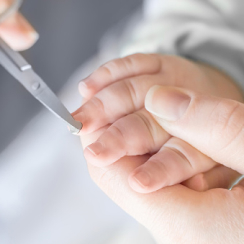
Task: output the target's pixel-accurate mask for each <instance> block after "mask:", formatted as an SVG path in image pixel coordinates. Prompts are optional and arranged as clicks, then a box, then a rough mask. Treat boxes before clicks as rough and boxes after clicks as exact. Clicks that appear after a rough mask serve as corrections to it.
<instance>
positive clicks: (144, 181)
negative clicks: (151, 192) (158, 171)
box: [133, 171, 151, 188]
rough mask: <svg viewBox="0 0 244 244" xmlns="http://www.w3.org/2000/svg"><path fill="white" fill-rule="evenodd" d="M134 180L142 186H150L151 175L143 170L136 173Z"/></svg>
mask: <svg viewBox="0 0 244 244" xmlns="http://www.w3.org/2000/svg"><path fill="white" fill-rule="evenodd" d="M133 178H134V181H135V182H136V183H137V184H138V185H139V186H140V187H142V188H145V187H147V186H149V184H150V182H151V179H150V176H149V175H148V174H147V173H146V172H143V171H140V172H138V173H136V174H135V175H134V176H133Z"/></svg>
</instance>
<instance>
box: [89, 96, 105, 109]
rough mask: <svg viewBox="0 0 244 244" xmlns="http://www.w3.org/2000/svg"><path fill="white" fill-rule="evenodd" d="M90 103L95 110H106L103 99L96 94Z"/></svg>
mask: <svg viewBox="0 0 244 244" xmlns="http://www.w3.org/2000/svg"><path fill="white" fill-rule="evenodd" d="M89 104H91V105H92V109H94V111H105V107H104V104H103V102H102V100H101V99H100V98H98V97H96V96H94V97H93V98H92V99H91V100H90V102H89Z"/></svg>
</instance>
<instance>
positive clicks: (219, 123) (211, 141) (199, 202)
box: [83, 86, 244, 244]
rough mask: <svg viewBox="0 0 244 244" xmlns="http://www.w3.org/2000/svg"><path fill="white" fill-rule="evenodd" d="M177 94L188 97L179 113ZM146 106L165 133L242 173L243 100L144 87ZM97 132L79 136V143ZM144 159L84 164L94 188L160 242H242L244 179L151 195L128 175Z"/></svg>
mask: <svg viewBox="0 0 244 244" xmlns="http://www.w3.org/2000/svg"><path fill="white" fill-rule="evenodd" d="M182 94H183V95H184V96H182ZM179 97H180V98H182V97H184V98H186V97H187V101H188V105H187V106H185V109H184V110H181V111H180V112H179V109H178V108H179V107H180V106H181V104H182V102H183V104H185V100H184V99H183V101H182V100H181V99H180V98H179ZM145 106H146V109H147V110H148V111H150V112H151V113H152V115H153V116H154V118H155V119H156V120H157V121H158V123H159V124H160V125H161V126H162V127H163V128H164V129H165V130H166V131H167V132H168V133H170V134H172V135H174V136H175V137H178V138H180V139H182V140H184V141H186V142H188V143H189V144H190V145H192V146H194V147H196V148H197V149H198V150H199V151H201V152H202V153H204V154H206V155H208V156H209V157H211V158H213V159H214V160H216V161H218V162H220V163H221V164H223V165H225V166H227V167H229V168H232V169H234V170H237V171H238V172H239V173H241V174H243V173H244V164H243V161H244V154H243V147H244V140H243V138H244V136H243V123H244V122H243V121H244V105H243V104H242V103H239V102H237V101H234V100H228V99H223V98H219V97H214V96H211V95H204V94H201V93H197V92H194V91H192V90H185V89H180V88H175V87H160V86H155V87H153V88H151V89H150V90H149V92H148V94H147V96H146V102H145ZM165 108H167V109H165ZM103 130H104V129H103ZM101 133H102V131H97V132H95V133H93V134H90V135H86V136H83V143H84V146H86V145H87V144H89V143H90V142H92V141H94V140H95V139H96V138H97V137H98V136H99V134H101ZM196 134H197V137H196ZM147 159H148V156H146V155H143V156H135V157H125V158H122V159H120V160H118V161H117V162H116V163H114V164H112V165H110V166H108V167H104V168H100V167H96V166H93V165H91V164H89V163H88V167H89V171H90V174H91V176H92V178H93V179H94V181H95V182H96V183H97V184H98V185H99V187H100V188H101V189H102V190H103V191H104V192H105V193H106V194H108V196H109V197H110V198H111V199H112V200H113V201H115V202H116V203H117V204H118V205H119V206H120V207H121V208H123V209H124V210H125V211H126V212H127V213H128V214H130V215H131V216H133V217H134V218H135V219H136V220H138V221H139V222H140V223H141V224H143V225H144V226H145V227H146V228H148V229H149V231H150V232H151V233H152V235H153V236H154V237H155V239H156V241H157V242H158V243H159V244H165V243H166V244H167V243H179V244H181V243H182V244H183V243H194V244H202V243H203V244H205V243H213V244H232V243H237V244H241V243H243V238H244V225H243V221H244V206H243V201H244V182H241V183H239V184H238V185H237V186H235V187H234V188H233V189H232V190H231V191H230V190H227V189H221V188H215V189H210V190H207V191H204V192H197V191H194V190H192V189H189V188H188V187H186V186H183V185H181V184H177V185H174V186H170V187H165V188H163V189H160V190H158V191H156V192H152V193H150V194H139V193H136V192H135V191H133V190H132V189H131V187H130V186H129V184H128V181H127V178H128V176H129V175H130V172H131V171H133V170H134V169H136V168H137V167H138V166H140V165H142V164H143V163H144V162H145V161H146V160H147ZM215 178H216V176H215ZM226 181H228V179H226Z"/></svg>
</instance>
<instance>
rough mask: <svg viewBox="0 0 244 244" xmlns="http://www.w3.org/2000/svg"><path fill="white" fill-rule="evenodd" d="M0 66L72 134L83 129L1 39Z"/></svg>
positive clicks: (19, 56) (27, 65)
mask: <svg viewBox="0 0 244 244" xmlns="http://www.w3.org/2000/svg"><path fill="white" fill-rule="evenodd" d="M0 64H1V65H2V66H3V67H4V68H5V69H6V70H7V71H8V72H9V73H10V74H11V75H12V76H13V77H14V78H15V79H16V80H18V81H19V82H20V83H21V84H22V85H23V86H24V87H25V88H26V90H28V91H29V92H30V93H31V94H32V95H33V96H34V97H35V98H36V99H37V100H38V101H40V102H41V103H42V104H43V105H44V106H45V107H46V108H47V109H49V110H50V111H51V112H52V113H53V114H54V115H56V116H57V117H58V118H60V119H61V120H63V121H64V122H65V123H66V124H67V125H68V127H69V129H70V132H71V133H73V134H78V133H79V131H80V130H81V128H82V123H80V122H78V121H76V120H74V118H73V117H72V116H71V114H70V113H69V112H68V110H67V109H66V108H65V106H64V105H63V104H62V103H61V101H60V100H59V99H58V98H57V96H56V95H55V94H54V93H53V92H52V90H51V89H50V88H49V87H48V86H47V84H46V83H45V82H44V81H43V80H42V79H41V78H40V77H39V76H38V75H37V74H36V73H35V72H34V70H33V69H32V67H31V65H30V64H29V63H28V62H27V61H26V60H25V59H24V58H23V57H22V56H21V55H20V54H19V53H18V52H16V51H14V50H13V49H12V48H10V47H9V46H8V45H7V43H5V42H4V41H3V40H2V39H1V38H0Z"/></svg>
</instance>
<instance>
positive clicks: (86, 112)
mask: <svg viewBox="0 0 244 244" xmlns="http://www.w3.org/2000/svg"><path fill="white" fill-rule="evenodd" d="M175 71H177V72H175ZM153 85H174V86H177V87H185V88H191V89H194V90H195V91H201V92H204V93H207V94H212V95H216V96H219V97H226V98H231V99H235V100H239V101H241V100H242V96H241V94H240V92H239V90H238V88H237V87H236V86H235V85H234V83H233V81H232V80H231V79H230V78H229V77H228V76H226V75H225V74H223V73H221V72H219V71H217V70H216V69H214V68H212V67H209V66H207V65H203V64H199V63H193V62H191V61H188V60H186V59H183V58H180V57H176V56H165V55H159V54H150V55H149V54H135V55H132V56H128V57H126V58H123V59H118V60H115V61H111V62H108V63H107V64H105V65H103V66H102V67H100V68H99V69H98V70H96V71H95V72H94V73H93V74H92V75H91V76H89V77H88V78H87V79H85V82H83V83H81V85H80V91H81V93H82V95H83V96H84V97H85V98H86V100H87V102H86V103H85V104H84V105H83V106H82V107H81V108H79V109H78V110H77V111H76V112H75V113H74V114H73V116H74V117H75V119H77V120H80V121H81V122H82V123H83V129H82V132H81V134H82V138H83V141H84V147H86V146H87V145H89V147H88V148H86V149H85V151H84V154H85V157H86V159H87V161H88V163H89V164H93V165H95V166H99V167H104V166H108V165H110V164H112V163H114V162H116V161H117V160H118V159H120V158H122V157H125V156H138V155H145V157H146V158H147V160H146V161H145V162H143V163H142V164H141V166H140V167H138V168H136V169H134V170H132V171H131V172H130V176H129V178H128V179H129V184H130V186H131V187H132V188H133V189H134V190H135V191H137V192H141V193H149V192H152V191H156V190H158V189H161V188H162V187H165V186H169V185H174V184H177V183H181V182H183V181H184V182H183V184H184V185H186V186H188V187H190V188H192V189H195V190H198V191H204V190H206V189H209V188H214V187H224V188H228V187H229V186H230V184H231V182H233V181H234V180H235V179H236V178H237V177H238V176H239V173H237V172H235V171H233V170H231V169H229V168H226V167H224V166H220V165H219V164H217V163H216V161H214V160H213V159H211V158H210V157H207V156H206V155H204V154H203V153H201V152H200V151H198V150H196V149H195V148H194V147H192V146H191V145H189V144H188V143H186V142H184V141H183V140H181V139H179V138H177V137H171V136H170V135H169V134H168V133H166V132H165V130H164V129H163V128H162V127H161V126H160V125H159V124H158V123H157V122H156V120H155V119H154V118H153V117H152V116H151V114H150V113H148V111H146V110H145V108H144V99H145V96H146V93H147V91H148V89H149V88H150V87H151V86H153ZM111 101H112V102H111ZM98 118H99V119H98ZM111 124H112V125H111ZM110 125H111V126H110ZM104 126H105V127H106V128H108V129H104ZM100 128H102V129H101V131H103V132H104V133H101V134H99V133H98V132H96V133H95V134H96V135H99V136H98V138H96V141H98V142H99V143H98V144H97V143H95V144H94V143H93V144H91V142H94V141H92V140H90V139H89V137H92V138H95V137H94V136H93V135H92V133H93V132H94V131H96V130H98V129H100ZM118 132H119V133H118ZM87 134H89V135H88V136H87ZM121 135H122V136H121ZM87 138H88V141H89V142H90V143H87ZM101 145H103V147H102V151H101V150H100V152H99V154H98V153H97V150H98V149H101ZM104 145H105V147H104ZM149 155H150V157H149ZM145 157H144V158H145ZM138 172H139V173H141V172H143V173H142V177H140V178H139V179H138V177H137V173H138ZM199 173H200V174H199ZM148 175H149V176H150V180H145V179H146V176H148ZM213 175H214V176H215V177H212V176H213ZM193 176H194V177H193ZM216 176H218V177H216ZM191 177H193V178H191ZM190 178H191V179H190ZM187 179H190V180H187ZM226 179H228V180H226ZM145 181H146V182H145Z"/></svg>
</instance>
